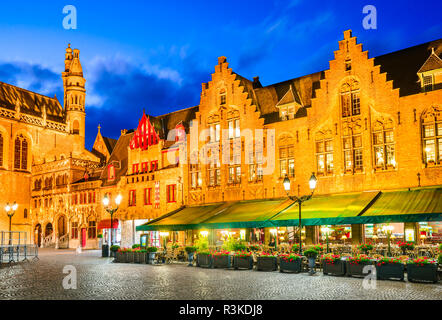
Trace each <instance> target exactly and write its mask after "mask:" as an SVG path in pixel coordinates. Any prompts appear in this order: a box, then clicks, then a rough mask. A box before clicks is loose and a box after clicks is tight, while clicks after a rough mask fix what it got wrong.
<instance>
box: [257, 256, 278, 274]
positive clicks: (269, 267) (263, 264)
mask: <svg viewBox="0 0 442 320" xmlns="http://www.w3.org/2000/svg"><path fill="white" fill-rule="evenodd" d="M277 269H278V263H277V262H276V257H258V262H257V264H256V270H258V271H276V270H277Z"/></svg>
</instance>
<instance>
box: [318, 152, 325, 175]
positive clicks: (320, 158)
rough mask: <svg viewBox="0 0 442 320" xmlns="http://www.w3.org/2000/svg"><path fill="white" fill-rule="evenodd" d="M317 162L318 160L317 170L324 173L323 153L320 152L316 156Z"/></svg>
mask: <svg viewBox="0 0 442 320" xmlns="http://www.w3.org/2000/svg"><path fill="white" fill-rule="evenodd" d="M317 162H318V172H319V173H324V170H325V162H324V155H323V154H320V155H318V156H317Z"/></svg>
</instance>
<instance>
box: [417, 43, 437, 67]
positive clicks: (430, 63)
mask: <svg viewBox="0 0 442 320" xmlns="http://www.w3.org/2000/svg"><path fill="white" fill-rule="evenodd" d="M432 50H433V49H432ZM441 68H442V60H441V59H440V58H439V57H438V56H437V54H436V53H435V52H434V50H433V51H432V53H431V56H429V57H428V59H427V61H425V63H424V65H423V66H422V67H421V68H420V69H419V71H418V72H417V73H422V72H427V71H431V70H436V69H441Z"/></svg>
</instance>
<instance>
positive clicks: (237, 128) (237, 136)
mask: <svg viewBox="0 0 442 320" xmlns="http://www.w3.org/2000/svg"><path fill="white" fill-rule="evenodd" d="M240 136H241V128H240V126H239V119H236V120H235V137H236V138H239V137H240Z"/></svg>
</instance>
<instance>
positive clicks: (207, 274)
mask: <svg viewBox="0 0 442 320" xmlns="http://www.w3.org/2000/svg"><path fill="white" fill-rule="evenodd" d="M100 253H101V252H100V251H83V252H82V253H76V251H74V250H58V251H57V250H54V249H42V250H41V251H40V260H39V261H36V262H31V263H25V264H19V265H15V266H13V267H11V268H9V267H7V266H4V267H3V268H2V269H0V299H50V300H51V299H73V300H77V299H86V300H103V299H121V300H126V299H137V300H163V299H171V300H178V299H179V300H182V299H184V300H211V299H220V300H227V299H238V300H258V299H264V300H274V299H282V300H287V299H290V300H292V299H293V300H297V299H305V300H311V299H327V300H335V299H362V300H363V299H375V300H390V299H400V300H402V299H412V300H421V299H431V300H440V299H442V286H441V285H440V282H439V283H438V284H422V283H409V282H400V281H377V286H376V289H364V288H363V286H362V279H357V278H347V277H333V276H324V275H322V273H321V272H318V273H317V274H316V275H315V276H308V275H307V274H306V273H301V274H286V273H280V272H258V271H255V270H253V271H251V270H250V271H235V270H222V269H202V268H196V267H193V268H192V267H187V266H186V265H185V264H171V265H158V266H152V265H144V264H118V263H113V262H111V260H110V259H109V258H101V257H100ZM67 265H70V266H74V267H75V269H76V270H77V289H70V290H66V289H64V288H63V285H62V283H63V278H64V277H66V276H67V274H64V273H63V268H64V267H65V266H67Z"/></svg>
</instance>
